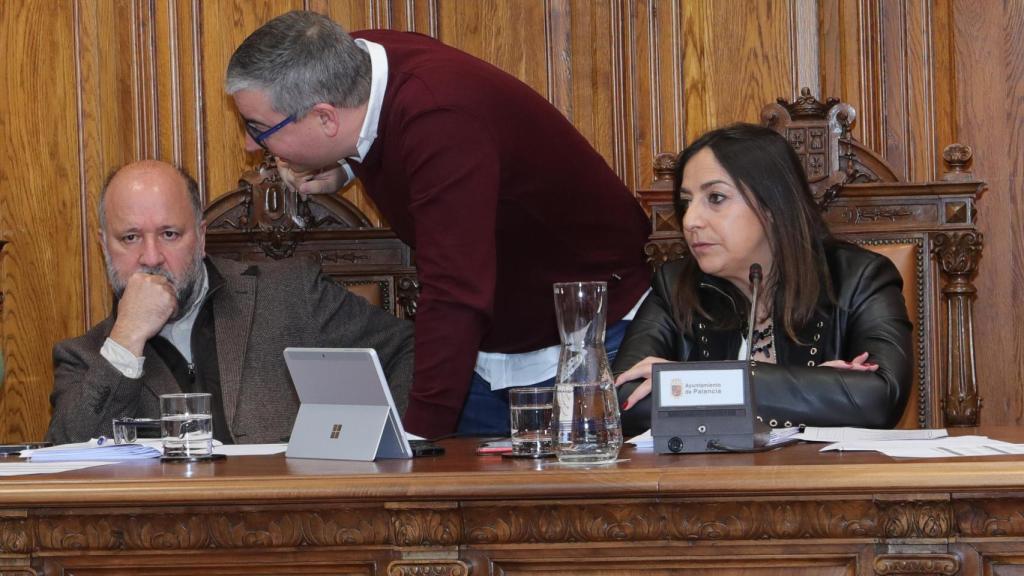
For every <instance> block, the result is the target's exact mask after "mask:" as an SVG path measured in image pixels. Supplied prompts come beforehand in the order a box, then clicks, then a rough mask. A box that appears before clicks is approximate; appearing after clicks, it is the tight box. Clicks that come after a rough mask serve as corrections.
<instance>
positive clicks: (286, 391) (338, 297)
mask: <svg viewBox="0 0 1024 576" xmlns="http://www.w3.org/2000/svg"><path fill="white" fill-rule="evenodd" d="M206 262H207V266H211V265H212V266H214V267H215V268H216V270H217V272H218V273H219V274H220V276H221V277H223V279H224V285H222V286H221V287H220V288H218V289H217V290H212V291H211V294H210V295H209V296H207V297H208V298H212V301H213V306H214V322H215V329H214V332H215V334H216V340H217V359H218V364H219V365H220V366H219V367H220V383H221V392H222V401H223V403H224V414H225V417H226V420H227V422H228V427H229V428H230V432H231V436H232V438H233V439H234V441H235V442H237V443H266V442H280V441H281V440H282V438H285V437H287V436H288V435H289V434H290V433H291V429H292V424H293V423H294V420H295V415H296V413H297V412H298V407H299V400H298V396H297V395H296V392H295V388H294V386H293V385H292V381H291V377H290V376H289V374H288V369H287V366H286V365H285V363H284V357H283V355H282V352H283V351H284V349H285V348H286V347H289V346H302V347H324V348H374V349H376V350H377V354H378V355H379V356H380V361H381V365H382V366H383V368H384V371H385V374H386V375H387V377H388V382H389V384H390V386H391V393H392V395H393V396H394V398H395V402H396V404H398V407H399V411H400V412H404V409H405V406H406V404H407V402H408V395H409V388H410V387H411V384H412V369H413V331H412V324H411V323H410V322H407V321H405V320H399V319H398V318H395V317H394V316H392V315H391V314H388V313H387V312H385V311H383V310H381V309H380V308H377V307H375V306H373V305H371V304H369V303H368V302H367V301H366V300H364V299H362V298H360V297H359V296H356V295H354V294H352V293H350V292H349V291H348V290H346V289H345V288H344V287H342V286H341V285H339V284H338V283H337V282H335V281H334V280H332V279H330V278H329V277H327V276H325V275H324V274H323V273H322V272H321V271H320V268H319V266H317V265H316V264H314V263H312V262H310V261H308V260H303V259H299V258H294V259H289V260H283V261H278V262H266V263H259V264H243V263H238V262H235V261H232V260H224V259H219V258H208V259H207V261H206ZM115 317H116V311H115V313H114V315H111V316H110V317H108V318H107V319H105V320H104V321H103V322H101V323H99V324H97V325H96V326H94V327H93V328H92V329H90V330H89V331H88V332H87V333H86V334H85V335H83V336H80V337H78V338H72V339H69V340H64V341H61V342H58V343H57V344H56V345H55V346H54V350H53V362H54V387H53V393H52V394H51V396H50V403H51V405H52V406H53V417H52V418H51V420H50V428H49V431H48V432H47V434H46V439H47V440H49V441H51V442H57V443H64V442H81V441H85V440H88V439H89V438H94V437H98V436H100V435H107V436H109V435H110V434H111V432H112V427H111V421H112V419H113V418H116V417H121V416H132V417H138V418H141V417H149V418H156V417H159V397H160V395H161V394H168V393H173V392H181V389H180V387H179V386H178V383H177V382H176V381H175V379H174V377H173V375H172V374H171V371H170V369H169V368H168V367H167V366H166V365H165V364H164V363H163V362H162V361H161V360H160V357H159V356H158V355H157V353H156V351H155V350H154V349H153V348H152V345H151V344H149V343H147V344H146V347H145V350H144V355H145V358H146V359H145V363H144V366H143V368H144V371H145V372H144V374H143V376H142V377H141V378H139V379H130V378H127V377H125V376H123V375H122V374H121V373H120V372H119V371H118V370H117V369H116V368H114V367H113V366H112V365H111V364H110V363H109V362H108V361H107V360H106V359H105V358H103V356H101V355H100V348H101V347H102V346H103V343H104V341H106V339H107V336H108V335H109V334H110V331H111V329H112V328H113V325H114V319H115Z"/></svg>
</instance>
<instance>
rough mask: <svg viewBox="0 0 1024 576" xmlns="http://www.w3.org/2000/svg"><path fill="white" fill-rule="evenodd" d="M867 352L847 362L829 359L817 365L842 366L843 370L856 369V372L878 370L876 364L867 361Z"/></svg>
mask: <svg viewBox="0 0 1024 576" xmlns="http://www.w3.org/2000/svg"><path fill="white" fill-rule="evenodd" d="M867 360H868V353H867V352H864V353H863V354H861V355H859V356H857V357H856V358H854V359H853V360H850V361H849V362H847V361H845V360H829V361H828V362H822V363H821V364H818V366H827V367H829V368H842V369H843V370H856V371H858V372H874V371H875V370H878V364H874V363H872V362H868V361H867Z"/></svg>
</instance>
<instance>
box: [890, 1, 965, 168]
mask: <svg viewBox="0 0 1024 576" xmlns="http://www.w3.org/2000/svg"><path fill="white" fill-rule="evenodd" d="M904 6H905V10H904V22H905V27H904V29H903V31H902V36H903V37H904V41H903V46H904V54H905V60H904V63H905V66H904V70H903V76H904V77H905V78H906V79H907V80H906V85H907V93H906V104H905V107H906V121H905V123H904V125H905V126H906V135H905V138H904V146H905V148H906V159H907V169H906V174H907V179H908V180H909V181H911V182H922V181H928V180H935V179H936V178H938V177H939V175H940V174H941V173H942V172H943V171H944V168H943V166H942V149H943V148H944V147H946V146H948V145H949V144H952V143H953V142H951V141H950V142H940V141H938V140H936V139H935V124H936V122H937V121H938V118H936V115H935V113H936V111H935V90H934V82H933V80H932V78H933V76H934V67H933V63H932V61H933V60H934V58H935V55H934V51H933V47H932V44H931V37H932V0H906V3H905V5H904Z"/></svg>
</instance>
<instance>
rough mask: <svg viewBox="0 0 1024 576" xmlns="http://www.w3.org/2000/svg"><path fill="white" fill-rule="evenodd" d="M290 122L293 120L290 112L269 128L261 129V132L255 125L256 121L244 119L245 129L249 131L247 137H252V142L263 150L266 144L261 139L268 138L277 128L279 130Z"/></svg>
mask: <svg viewBox="0 0 1024 576" xmlns="http://www.w3.org/2000/svg"><path fill="white" fill-rule="evenodd" d="M292 122H295V115H294V114H290V115H289V116H288V117H287V118H285V119H284V120H281V121H280V122H278V123H277V124H274V125H273V126H271V127H270V128H267V129H266V130H263V131H262V132H261V131H260V129H259V128H257V127H256V123H255V122H253V121H252V120H246V121H245V131H246V132H248V133H249V137H251V138H252V141H253V142H255V143H256V144H258V145H259V147H260V148H263V149H264V150H266V149H267V145H266V144H264V143H263V141H264V140H266V139H267V138H270V137H271V136H272V135H273V134H274V132H277V131H278V130H280V129H281V128H284V127H285V126H287V125H289V124H291V123H292Z"/></svg>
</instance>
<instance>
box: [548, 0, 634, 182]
mask: <svg viewBox="0 0 1024 576" xmlns="http://www.w3.org/2000/svg"><path fill="white" fill-rule="evenodd" d="M618 4H619V3H618V2H588V1H587V0H571V1H569V2H553V1H552V2H549V6H550V7H551V10H550V12H551V13H550V15H549V16H548V19H549V21H550V22H551V24H550V26H549V27H550V28H551V31H550V32H549V33H548V42H549V44H550V48H549V58H550V63H549V65H548V67H549V70H550V77H551V80H550V83H551V84H550V87H549V89H548V91H547V94H546V95H547V97H548V99H549V100H551V101H552V102H553V103H554V104H555V106H556V107H557V108H559V109H560V110H561V111H562V113H563V114H565V116H566V117H567V118H568V119H569V121H570V122H572V124H573V126H575V127H576V129H577V130H579V131H580V133H581V134H582V135H583V137H584V138H586V139H587V141H588V142H590V144H591V146H593V147H594V149H595V150H597V152H598V153H599V154H601V156H602V157H603V158H604V159H605V161H606V162H607V163H608V165H609V166H611V168H612V169H613V170H614V171H615V172H616V173H617V174H618V175H619V177H621V178H622V179H623V180H625V181H626V182H629V177H627V174H626V173H625V172H624V162H623V158H622V150H623V148H624V145H623V140H624V139H626V138H627V134H626V133H625V132H624V131H623V130H622V129H621V125H622V123H623V104H622V98H621V96H620V94H621V93H622V90H623V86H622V70H621V58H622V52H623V45H622V26H621V23H620V22H619V20H618V18H619V17H618V15H617V13H616V9H617V8H618V6H617V5H618ZM566 33H567V34H568V37H566V36H565V34H566ZM542 94H543V92H542Z"/></svg>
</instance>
